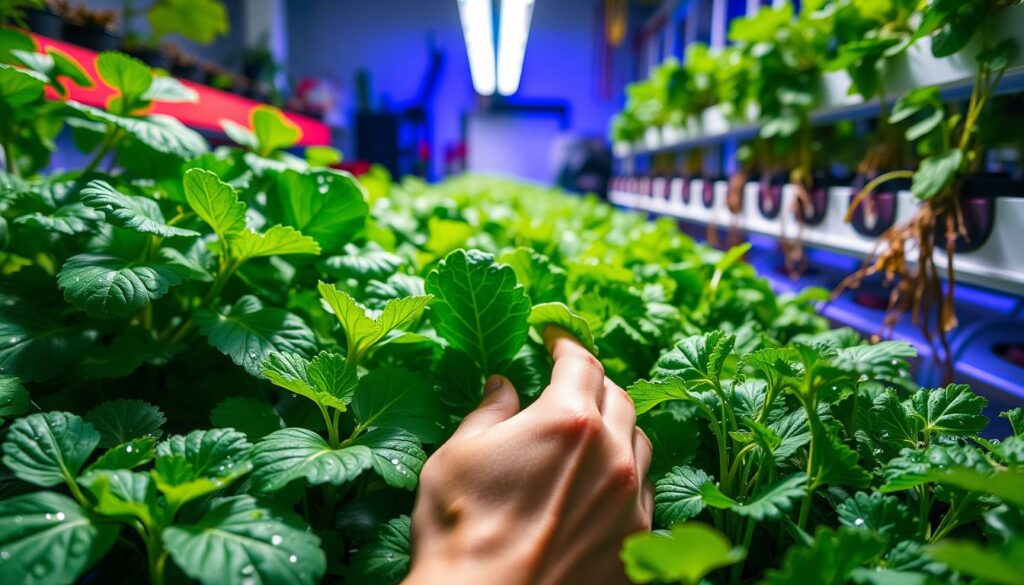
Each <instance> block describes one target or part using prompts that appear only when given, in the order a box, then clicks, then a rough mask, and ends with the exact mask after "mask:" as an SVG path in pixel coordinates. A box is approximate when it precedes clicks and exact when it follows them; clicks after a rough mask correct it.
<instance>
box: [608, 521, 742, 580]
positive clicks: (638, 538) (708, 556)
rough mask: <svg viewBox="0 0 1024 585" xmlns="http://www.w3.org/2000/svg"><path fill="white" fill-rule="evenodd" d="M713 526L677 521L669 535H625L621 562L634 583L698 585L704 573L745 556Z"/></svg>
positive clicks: (735, 561)
mask: <svg viewBox="0 0 1024 585" xmlns="http://www.w3.org/2000/svg"><path fill="white" fill-rule="evenodd" d="M745 554H746V553H745V552H744V551H743V549H740V548H733V547H732V545H731V544H730V543H729V540H728V539H727V538H726V537H725V536H724V535H723V534H722V533H720V532H718V531H717V530H715V529H714V528H712V527H710V526H708V525H706V524H702V523H700V522H687V523H686V524H678V525H676V526H675V527H674V528H673V529H672V532H671V533H669V534H668V535H667V536H666V535H661V534H650V533H641V534H634V535H632V536H629V537H627V538H626V541H625V542H624V543H623V547H622V553H621V556H622V561H623V563H624V564H625V566H626V575H628V576H629V578H630V580H631V581H633V582H634V583H650V582H651V581H664V582H672V583H683V584H684V585H698V584H699V583H701V582H702V581H703V579H704V577H705V576H707V575H708V574H709V573H711V572H712V571H714V570H715V569H720V568H722V567H727V566H729V565H731V564H733V563H737V562H739V561H741V560H742V559H743V557H744V556H745Z"/></svg>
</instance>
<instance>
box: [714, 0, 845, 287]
mask: <svg viewBox="0 0 1024 585" xmlns="http://www.w3.org/2000/svg"><path fill="white" fill-rule="evenodd" d="M832 23H833V21H832V19H831V18H829V16H828V14H827V13H824V12H817V11H814V10H813V6H812V5H806V6H804V8H803V10H801V12H800V14H799V15H795V14H794V10H793V6H792V4H790V3H789V2H788V1H787V2H784V3H782V4H781V5H778V6H777V7H774V8H769V7H764V8H761V9H760V10H759V11H758V12H757V13H756V14H754V15H752V16H749V17H745V18H739V19H736V20H735V21H733V23H732V25H731V26H730V29H729V39H730V40H732V41H733V42H735V43H737V44H738V46H739V48H740V50H741V51H743V52H745V53H746V54H747V55H748V56H749V58H750V61H751V63H752V64H753V73H752V76H753V82H752V83H751V84H750V91H751V96H750V99H751V101H752V102H753V103H755V104H757V105H758V121H759V122H760V123H761V127H760V130H759V131H758V136H759V137H760V138H762V139H765V140H767V141H769V142H771V143H773V144H772V148H773V149H778V148H779V147H780V146H781V147H782V151H781V154H782V157H781V160H783V161H785V167H786V168H788V170H789V182H790V184H792V185H793V188H794V189H795V193H796V204H795V205H794V207H793V209H792V210H789V211H788V212H787V215H790V212H791V214H792V215H793V216H794V217H795V218H796V221H797V222H798V224H799V225H800V226H801V228H802V225H803V222H804V212H803V209H804V208H806V207H808V206H813V205H814V202H813V199H812V197H813V195H812V193H813V192H814V190H815V184H814V183H815V177H814V141H813V136H812V130H811V121H810V113H811V111H812V110H813V109H814V108H815V107H816V106H817V105H818V103H819V101H820V90H821V83H822V72H823V65H824V63H823V60H824V59H823V55H824V54H825V53H826V50H827V47H828V44H829V42H830V37H831V32H832ZM798 233H799V230H798ZM783 244H784V250H786V251H787V254H786V256H787V265H789V266H791V267H793V269H794V273H798V272H797V271H796V267H798V266H800V265H802V264H803V263H804V258H803V247H802V243H801V241H800V238H799V237H797V239H796V240H794V241H787V239H786V237H785V231H784V232H783Z"/></svg>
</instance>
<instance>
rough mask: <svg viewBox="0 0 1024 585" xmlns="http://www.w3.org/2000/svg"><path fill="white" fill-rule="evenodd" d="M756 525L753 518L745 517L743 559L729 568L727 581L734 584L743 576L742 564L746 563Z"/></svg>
mask: <svg viewBox="0 0 1024 585" xmlns="http://www.w3.org/2000/svg"><path fill="white" fill-rule="evenodd" d="M755 526H757V522H756V521H754V519H753V518H747V529H746V531H745V532H744V533H743V545H742V546H743V551H744V553H745V554H744V556H743V560H741V561H740V562H738V563H736V564H735V565H733V566H732V569H730V570H729V583H731V584H732V585H736V584H738V583H739V582H740V577H742V576H743V565H744V564H746V562H747V558H748V557H749V556H750V543H751V541H753V540H754V527H755Z"/></svg>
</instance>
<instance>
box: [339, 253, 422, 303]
mask: <svg viewBox="0 0 1024 585" xmlns="http://www.w3.org/2000/svg"><path fill="white" fill-rule="evenodd" d="M403 262H404V260H403V259H402V257H401V256H399V255H397V254H392V253H391V252H387V251H385V250H380V249H373V248H371V249H367V250H360V249H359V248H357V247H356V246H354V245H352V244H348V245H346V246H345V255H343V256H331V257H330V258H325V259H324V261H323V266H324V269H325V271H326V272H329V273H330V274H331V275H332V276H334V277H336V278H338V279H342V280H343V279H348V278H355V279H356V280H364V281H365V280H370V279H377V280H378V281H379V280H387V279H388V277H389V276H392V275H397V276H405V275H403V274H400V273H396V271H397V270H398V268H399V267H400V266H401V265H402V263H403ZM375 282H376V281H375ZM378 284H382V283H378ZM420 288H421V290H420V291H419V293H418V294H419V295H422V294H423V291H422V286H421V287H420ZM368 296H371V295H368ZM402 296H407V295H403V294H395V295H394V296H392V297H390V298H397V297H402Z"/></svg>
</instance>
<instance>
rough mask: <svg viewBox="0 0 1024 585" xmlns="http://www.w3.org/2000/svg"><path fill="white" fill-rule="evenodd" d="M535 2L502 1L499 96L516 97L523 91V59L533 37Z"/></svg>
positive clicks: (526, 0)
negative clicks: (521, 78)
mask: <svg viewBox="0 0 1024 585" xmlns="http://www.w3.org/2000/svg"><path fill="white" fill-rule="evenodd" d="M533 2H534V0H501V28H500V29H499V34H498V93H500V94H501V95H512V94H514V93H515V92H516V91H518V90H519V78H520V77H522V75H523V57H524V56H525V55H526V41H527V40H528V39H529V37H530V19H531V18H532V17H533Z"/></svg>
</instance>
